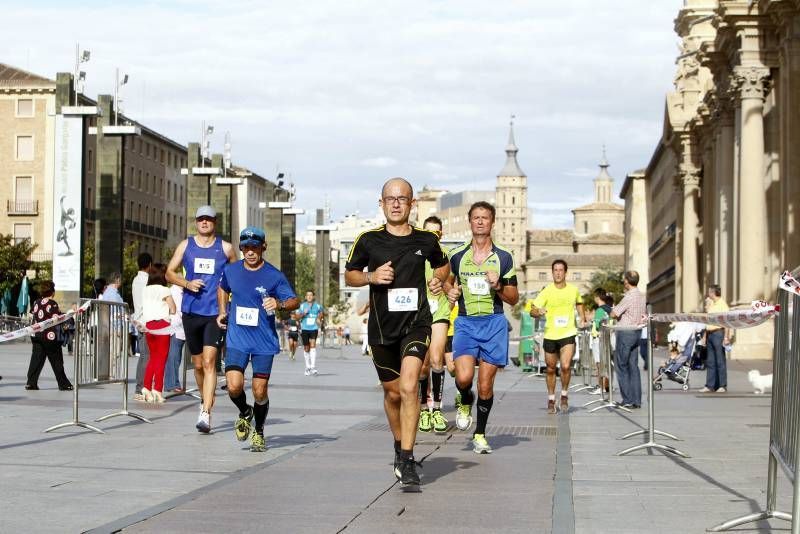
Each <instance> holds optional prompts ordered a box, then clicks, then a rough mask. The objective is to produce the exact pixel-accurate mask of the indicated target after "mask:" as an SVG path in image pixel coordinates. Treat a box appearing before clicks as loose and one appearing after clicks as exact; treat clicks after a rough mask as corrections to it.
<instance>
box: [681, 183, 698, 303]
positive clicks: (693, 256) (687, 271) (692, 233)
mask: <svg viewBox="0 0 800 534" xmlns="http://www.w3.org/2000/svg"><path fill="white" fill-rule="evenodd" d="M681 184H682V186H683V239H682V240H681V244H682V254H681V256H682V257H683V258H682V259H683V269H682V278H683V280H682V284H681V289H682V291H681V293H682V295H681V308H682V310H683V311H684V312H691V311H695V310H696V308H697V306H698V304H699V303H700V302H701V295H700V284H699V282H698V270H697V268H698V264H697V238H698V226H699V218H698V215H697V204H698V194H699V192H700V173H699V171H697V170H696V169H690V170H682V171H681Z"/></svg>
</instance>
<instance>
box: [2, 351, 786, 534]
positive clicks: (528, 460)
mask: <svg viewBox="0 0 800 534" xmlns="http://www.w3.org/2000/svg"><path fill="white" fill-rule="evenodd" d="M29 348H30V346H29V345H24V344H15V345H5V346H0V375H3V376H4V379H3V381H2V382H0V428H2V432H0V451H2V456H1V457H0V462H2V464H3V470H2V473H3V475H2V479H3V484H1V485H0V531H3V532H8V531H23V532H52V531H62V532H79V531H92V530H93V529H94V531H96V532H114V531H119V530H123V531H124V532H152V531H163V532H221V531H238V532H347V533H350V532H365V533H369V532H379V533H381V534H386V533H390V532H409V531H418V530H421V529H425V530H432V531H441V532H451V531H483V532H526V533H530V532H535V533H538V532H542V533H549V532H553V533H570V532H579V533H611V532H613V533H634V532H636V533H642V532H648V533H650V532H655V533H677V532H681V533H683V532H703V531H704V530H705V528H707V527H709V526H712V525H714V524H716V523H718V522H720V521H722V520H725V519H728V518H731V517H734V516H737V515H742V514H745V513H748V512H751V511H754V510H756V509H759V508H761V507H763V505H764V498H765V489H766V463H767V454H766V446H767V437H768V430H769V429H768V426H767V425H768V422H769V396H755V395H752V394H751V393H750V392H749V384H747V382H746V377H745V375H746V371H747V370H748V369H749V368H750V366H749V365H748V364H743V365H742V364H739V363H738V362H734V363H733V364H732V365H731V369H730V385H731V391H730V393H728V394H727V395H698V394H696V393H695V392H693V391H692V392H686V393H685V392H683V391H681V390H680V389H679V387H678V386H677V385H674V384H666V385H665V388H664V390H663V391H662V392H659V393H657V395H658V396H657V409H656V413H657V428H659V429H661V430H665V431H668V432H672V433H675V434H677V435H678V436H679V437H681V438H682V439H683V440H684V441H682V442H680V443H679V444H678V445H679V447H680V448H681V449H682V450H684V451H685V452H687V453H689V454H690V455H691V456H692V457H691V458H690V459H685V460H684V459H677V458H671V457H666V456H664V455H662V454H660V453H653V454H648V453H646V452H642V453H635V454H633V455H630V456H627V457H618V456H615V453H616V452H618V451H619V450H621V449H623V448H625V447H626V446H628V445H629V444H632V443H629V442H636V441H637V440H640V439H641V438H639V437H636V438H632V439H631V440H625V441H621V440H618V439H617V438H618V437H619V436H620V435H622V434H625V433H627V432H630V431H632V430H635V429H636V428H637V427H639V426H644V425H645V424H646V417H647V411H646V406H645V407H643V409H642V410H636V411H634V412H633V413H632V414H623V413H620V412H618V411H613V412H612V411H605V410H603V411H599V412H597V413H595V414H589V413H588V412H587V411H586V410H584V409H581V408H580V404H582V402H585V399H588V398H589V395H587V394H584V393H576V394H573V395H571V399H572V408H571V411H570V413H569V415H567V416H563V415H559V416H549V415H547V414H546V413H545V400H546V394H545V388H544V382H543V380H541V379H540V378H536V377H532V376H531V375H529V374H523V373H521V372H519V370H518V369H516V368H509V369H508V370H506V371H505V372H503V373H500V374H498V379H497V383H496V393H495V407H494V409H493V410H492V418H491V422H490V425H489V429H488V430H487V436H488V439H489V441H490V443H491V445H492V447H493V448H494V453H493V454H490V455H476V454H474V453H473V452H472V450H471V447H470V446H469V436H468V435H467V434H465V433H461V432H458V431H452V430H451V431H450V432H448V433H447V434H444V435H436V434H433V433H431V434H419V435H418V444H417V447H416V449H415V453H416V456H417V460H418V461H421V463H422V468H421V470H420V472H421V474H422V476H423V478H422V482H423V486H422V490H423V491H422V493H419V494H407V493H402V492H400V490H399V488H398V485H397V483H396V480H395V478H394V475H393V474H392V469H391V462H392V456H393V455H392V442H391V437H390V435H389V432H388V430H387V427H386V421H385V417H384V416H383V410H382V395H381V392H380V389H379V388H378V387H376V386H377V380H376V378H375V373H374V370H373V368H372V366H371V363H370V361H369V359H368V358H365V357H363V356H360V355H359V354H358V348H352V347H345V348H344V350H342V351H339V350H336V351H329V352H327V353H326V351H324V350H323V351H321V354H320V357H319V364H318V368H319V369H320V374H319V376H317V377H306V376H303V372H302V371H303V370H302V367H303V365H302V363H298V362H297V361H295V362H291V361H289V360H288V358H286V357H285V356H282V357H280V358H279V359H278V360H276V363H275V367H274V373H273V379H272V381H271V384H270V414H269V418H268V420H267V425H266V434H267V439H268V446H269V449H268V451H267V453H265V454H254V453H250V452H248V451H247V450H246V444H242V443H239V442H237V441H236V440H235V439H234V437H233V432H232V429H231V425H232V422H233V420H234V417H235V408H234V407H233V405H232V404H231V403H230V402H229V401H228V400H227V398H226V396H222V395H221V396H219V397H218V399H217V406H216V408H215V411H214V418H213V420H212V424H213V426H214V430H215V432H214V433H212V434H211V435H200V434H198V433H197V432H196V431H195V430H194V418H195V416H196V411H197V402H196V401H194V400H192V399H189V398H188V397H184V398H183V399H172V400H169V401H168V402H167V403H166V404H164V405H160V406H155V405H154V406H143V405H141V404H137V407H139V408H140V409H141V411H142V412H143V413H144V414H145V415H147V416H148V417H150V418H152V419H153V421H154V424H153V425H147V424H143V423H139V422H136V421H128V420H123V419H121V418H120V419H117V420H114V419H112V420H110V421H106V422H103V423H99V426H100V427H101V428H103V429H104V430H106V431H107V432H108V433H107V434H106V435H97V434H94V433H90V432H86V431H82V430H80V429H75V428H70V429H64V430H61V431H58V432H56V433H53V434H42V433H41V430H42V429H44V428H46V427H48V426H50V425H52V424H55V423H58V422H62V421H66V420H68V419H69V418H70V415H71V412H70V410H71V400H72V397H71V395H70V394H69V393H67V392H59V391H58V390H57V388H56V384H55V381H54V380H53V379H52V377H51V376H50V375H49V374H48V373H47V371H45V376H43V377H42V381H41V382H40V386H41V387H42V388H43V389H42V390H40V391H34V392H29V391H25V390H24V389H23V385H24V369H25V368H26V366H27V360H28V355H29ZM70 364H71V359H69V358H68V362H67V365H68V366H67V369H70V367H69V365H70ZM754 365H755V364H754ZM758 365H760V366H761V368H762V370H766V369H765V366H764V365H765V364H764V363H763V362H761V363H759V364H758ZM697 377H698V375H695V383H696V384H699V385H701V381H700V380H697ZM453 394H454V388H453V386H452V381H451V380H449V379H448V380H447V388H446V389H445V406H446V408H447V414H448V417H449V418H450V419H451V422H452V420H453V411H452V399H453ZM118 396H119V390H118V387H116V388H115V387H111V386H107V387H103V388H97V389H87V390H85V391H84V392H82V394H81V410H82V413H83V414H85V415H84V416H82V417H85V418H86V419H89V418H91V419H94V418H95V417H97V416H99V415H102V414H104V413H106V412H108V411H111V410H112V409H114V408H115V407H116V403H118ZM779 484H780V488H781V491H780V498H779V500H778V502H779V507H782V508H783V509H786V510H788V509H789V504H790V497H791V488H790V486H789V485H788V483H787V482H786V481H785V479H784V478H783V476H782V475H781V476H780V482H779ZM774 526H776V527H780V528H784V527H785V526H786V525H785V524H782V523H780V522H776V523H774ZM762 527H764V528H766V526H765V525H762ZM763 531H764V530H762V532H763ZM737 532H758V531H756V530H737Z"/></svg>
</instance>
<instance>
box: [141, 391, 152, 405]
mask: <svg viewBox="0 0 800 534" xmlns="http://www.w3.org/2000/svg"><path fill="white" fill-rule="evenodd" d="M142 397H144V401H145V402H153V394H152V393H151V392H150V390H149V389H147V388H142Z"/></svg>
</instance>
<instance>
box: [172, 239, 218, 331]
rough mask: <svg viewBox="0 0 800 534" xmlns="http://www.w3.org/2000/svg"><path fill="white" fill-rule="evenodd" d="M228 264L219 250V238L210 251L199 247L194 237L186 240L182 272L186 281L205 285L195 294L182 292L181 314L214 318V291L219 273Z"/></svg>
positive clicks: (216, 309)
mask: <svg viewBox="0 0 800 534" xmlns="http://www.w3.org/2000/svg"><path fill="white" fill-rule="evenodd" d="M227 264H228V257H227V256H226V255H225V251H224V250H223V249H222V238H220V237H217V238H216V239H215V240H214V243H213V244H212V245H211V246H210V247H207V248H206V247H201V246H199V245H198V244H197V243H196V242H195V239H194V236H189V238H188V239H187V240H186V250H185V251H184V253H183V268H184V270H185V271H186V275H185V278H186V280H202V281H203V283H204V284H205V285H204V286H203V287H201V288H200V290H199V291H196V292H195V291H188V290H187V291H184V292H183V301H182V302H181V312H182V313H193V314H195V315H206V316H212V315H213V316H216V315H217V313H218V306H217V287H218V286H219V279H220V277H221V276H222V269H223V268H224V267H225V265H227Z"/></svg>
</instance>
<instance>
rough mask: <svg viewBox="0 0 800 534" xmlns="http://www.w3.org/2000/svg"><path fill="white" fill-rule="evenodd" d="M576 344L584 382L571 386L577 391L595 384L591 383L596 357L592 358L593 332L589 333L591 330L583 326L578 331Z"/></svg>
mask: <svg viewBox="0 0 800 534" xmlns="http://www.w3.org/2000/svg"><path fill="white" fill-rule="evenodd" d="M575 345H576V347H577V349H578V363H579V364H580V367H581V378H582V380H583V382H582V383H580V384H574V385H572V386H570V387H569V388H570V389H573V388H575V389H574V390H575V391H576V392H577V391H584V390H586V389H592V388H594V386H592V384H591V379H592V368H593V367H594V358H592V349H591V334H590V333H589V330H587V329H586V328H582V329H580V330H579V331H578V335H577V337H576V338H575Z"/></svg>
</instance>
